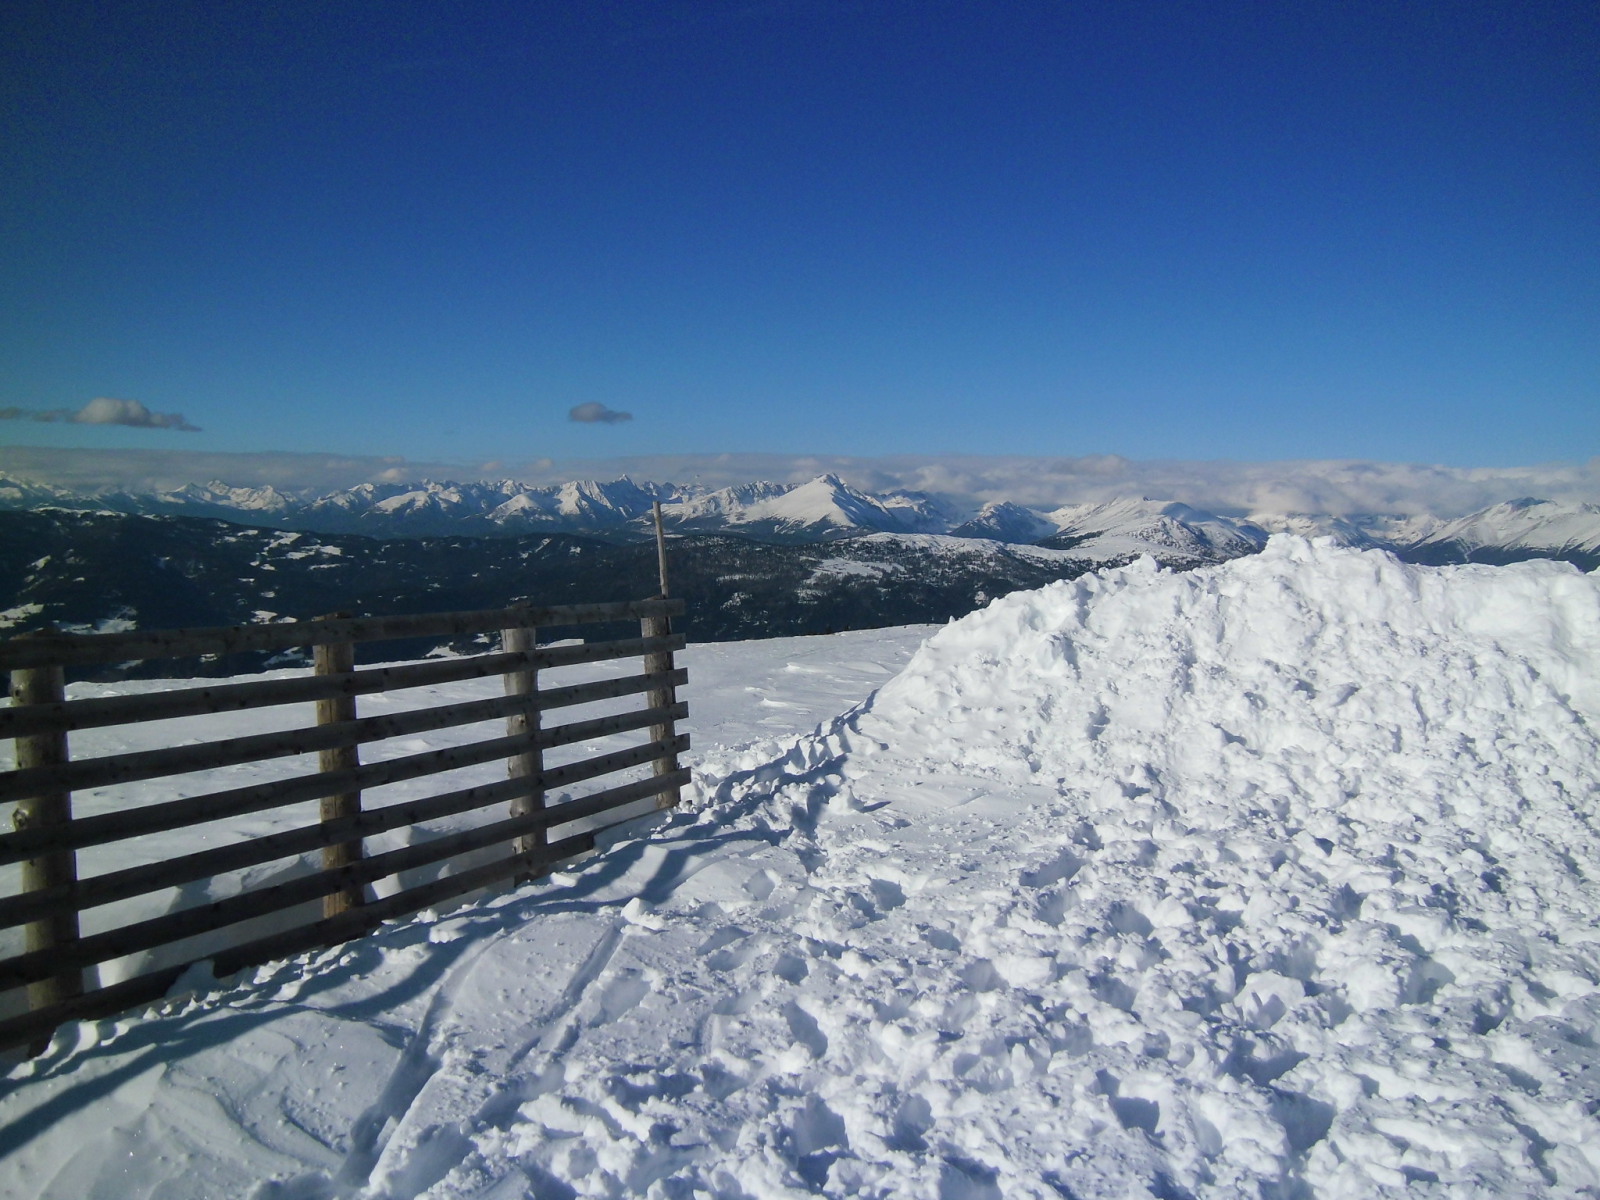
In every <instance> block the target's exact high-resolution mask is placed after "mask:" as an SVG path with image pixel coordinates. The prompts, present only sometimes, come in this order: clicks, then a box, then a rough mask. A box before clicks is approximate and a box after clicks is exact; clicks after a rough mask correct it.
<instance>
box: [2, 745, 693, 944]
mask: <svg viewBox="0 0 1600 1200" xmlns="http://www.w3.org/2000/svg"><path fill="white" fill-rule="evenodd" d="M688 748H689V736H688V735H687V734H679V735H678V737H677V739H676V741H675V742H674V743H673V744H671V745H662V744H660V743H656V742H650V743H647V744H645V745H642V746H632V747H629V748H628V749H626V750H619V751H613V752H612V753H610V754H602V755H597V756H596V757H593V758H587V759H582V760H580V761H578V762H573V763H568V764H566V765H565V766H562V767H558V768H556V770H555V771H554V772H552V773H548V774H547V775H546V781H547V782H548V783H550V784H551V785H553V786H565V785H568V784H573V783H578V782H581V781H582V780H585V779H593V778H595V777H597V776H601V775H609V774H611V773H612V772H615V771H621V770H625V769H627V768H629V767H634V766H638V765H640V764H641V763H647V762H650V761H652V760H653V759H655V758H657V757H659V756H660V755H661V754H663V753H667V752H676V753H682V752H683V751H686V750H687V749H688ZM530 786H532V783H531V782H530V781H529V780H527V779H506V780H502V781H501V782H498V783H493V784H479V785H478V786H476V787H469V788H461V789H458V790H456V791H453V792H444V793H441V794H440V795H437V796H429V797H426V798H424V799H420V800H409V801H406V802H404V803H400V804H388V805H384V806H383V807H382V808H375V809H364V810H362V811H360V812H357V813H355V814H354V815H353V816H351V817H348V818H346V819H344V820H342V821H336V822H329V823H326V824H317V825H307V826H303V827H301V828H299V829H289V830H284V831H282V832H280V833H273V834H267V835H265V836H263V837H259V838H251V839H250V840H248V841H243V842H237V843H235V844H233V845H230V846H217V847H214V848H212V849H210V850H198V851H195V852H194V853H192V854H183V855H179V856H178V857H176V858H169V859H166V860H164V861H162V862H156V863H142V864H140V865H139V866H135V867H125V868H123V869H122V870H120V871H109V872H107V873H105V874H103V875H94V876H90V877H89V878H87V879H79V880H77V881H76V882H75V883H73V884H71V885H70V886H68V885H61V886H58V887H54V888H50V889H48V890H45V891H39V892H30V893H26V894H24V895H20V896H7V897H3V898H0V929H3V928H7V927H10V926H14V925H20V924H23V923H24V922H26V921H29V920H32V919H33V918H34V917H35V916H38V915H40V914H43V913H47V912H50V911H52V910H54V909H56V908H60V907H67V908H72V909H76V910H78V911H80V912H81V911H82V910H83V909H86V908H95V907H97V906H99V905H102V904H112V903H115V902H117V901H119V900H128V899H131V898H132V897H134V896H142V895H146V894H148V893H150V892H155V891H163V890H165V889H167V888H173V887H181V886H182V885H183V884H185V883H191V882H193V881H194V880H197V879H209V878H211V877H212V876H214V875H220V874H222V873H224V872H226V871H237V870H241V869H243V868H245V867H253V866H258V865H260V864H261V863H267V862H273V861H275V860H277V859H281V858H291V857H295V856H297V855H301V854H307V853H310V852H311V851H314V850H320V849H322V848H323V847H324V846H326V845H328V844H330V843H335V842H339V841H343V840H347V839H349V838H352V837H372V836H374V835H376V834H379V833H385V832H387V831H388V830H391V829H399V828H403V827H404V826H407V825H416V824H420V823H421V822H423V821H434V820H438V819H439V818H441V817H450V816H455V815H457V814H459V813H463V812H471V811H473V810H474V809H480V808H487V807H489V806H490V805H494V804H501V803H504V802H506V801H508V800H512V799H514V798H515V797H516V796H517V795H518V794H519V793H520V792H521V791H523V790H524V789H526V788H528V787H530ZM587 799H588V798H587V797H586V798H585V802H586V801H587ZM573 803H578V802H577V801H568V802H567V804H563V805H561V806H559V807H560V809H561V811H562V812H563V813H565V812H567V811H568V809H567V805H568V804H573ZM561 819H562V820H575V819H576V817H573V816H570V815H569V816H563V817H562V818H561ZM368 903H370V900H369V901H368Z"/></svg>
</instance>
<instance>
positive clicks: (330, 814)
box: [311, 614, 365, 917]
mask: <svg viewBox="0 0 1600 1200" xmlns="http://www.w3.org/2000/svg"><path fill="white" fill-rule="evenodd" d="M340 615H342V614H340ZM311 653H312V660H313V662H314V664H315V670H316V673H317V674H318V675H346V674H349V673H350V672H351V671H354V670H355V669H356V647H355V643H354V642H318V643H317V644H316V645H315V646H313V647H312V651H311ZM355 719H356V698H355V697H354V696H329V697H327V698H326V699H324V700H318V701H317V724H318V725H332V724H335V723H338V722H341V721H354V720H355ZM360 765H361V754H360V751H359V748H358V747H356V746H335V747H333V748H332V749H330V750H318V751H317V769H318V770H319V771H347V770H351V769H353V768H355V767H358V766H360ZM360 811H361V793H360V791H359V790H358V791H354V792H340V793H338V794H336V795H332V796H324V797H323V798H322V820H323V822H324V823H326V822H329V821H337V820H339V819H341V818H343V817H353V816H355V815H357V814H358V813H359V812H360ZM360 858H361V839H360V838H357V839H356V840H354V841H350V842H336V843H334V844H333V845H330V846H324V847H323V848H322V869H323V870H324V871H337V870H339V869H340V868H341V867H347V866H349V865H350V864H351V863H353V862H357V861H359V860H360ZM364 900H365V897H364V896H363V894H362V889H361V887H360V885H359V884H358V885H356V886H354V887H348V888H343V889H341V890H340V891H337V892H332V893H330V894H329V895H327V896H324V897H323V898H322V915H323V916H324V917H336V916H338V915H339V914H340V913H343V912H348V911H349V910H350V909H352V908H356V907H359V906H360V905H361V904H362V903H363V902H364Z"/></svg>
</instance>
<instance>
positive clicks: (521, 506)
mask: <svg viewBox="0 0 1600 1200" xmlns="http://www.w3.org/2000/svg"><path fill="white" fill-rule="evenodd" d="M657 501H659V502H660V504H661V507H662V516H663V519H664V522H665V524H666V526H667V528H668V529H670V530H672V531H674V532H679V533H708V534H714V533H726V534H735V535H737V536H740V537H745V538H750V539H753V540H756V541H763V542H774V543H791V542H792V543H812V542H823V541H832V540H837V539H840V538H852V537H861V536H865V535H869V534H875V533H897V534H940V535H948V536H951V537H956V538H968V539H974V538H975V539H982V540H987V541H993V542H1000V543H1006V544H1010V545H1038V546H1044V547H1047V548H1052V549H1058V550H1065V551H1069V552H1071V553H1072V554H1073V555H1074V556H1075V557H1076V558H1079V559H1081V560H1083V561H1086V562H1095V563H1100V562H1111V561H1122V560H1125V559H1127V558H1129V557H1136V556H1137V555H1139V554H1146V553H1148V554H1154V555H1156V556H1157V557H1159V558H1161V559H1162V560H1163V561H1169V562H1171V563H1173V564H1174V565H1197V564H1199V563H1204V562H1220V561H1224V560H1226V559H1230V558H1237V557H1240V556H1241V555H1245V554H1252V553H1255V552H1256V551H1257V550H1259V549H1260V548H1261V547H1262V546H1263V545H1264V544H1265V543H1266V539H1267V537H1268V536H1269V535H1270V534H1272V533H1296V534H1299V535H1301V536H1305V537H1332V538H1334V539H1335V540H1336V541H1337V542H1339V543H1340V544H1343V545H1349V546H1359V547H1378V548H1382V549H1388V550H1393V551H1395V552H1397V553H1399V554H1401V555H1402V556H1404V557H1407V558H1412V559H1415V560H1416V561H1423V562H1509V561H1515V560H1516V559H1519V558H1534V557H1549V558H1562V559H1566V560H1567V561H1570V562H1573V563H1575V564H1577V565H1579V566H1582V567H1584V569H1586V570H1592V569H1594V568H1595V567H1597V566H1600V506H1596V505H1590V504H1573V503H1560V502H1556V501H1551V500H1541V499H1535V498H1527V497H1524V498H1518V499H1513V500H1508V501H1506V502H1504V503H1500V504H1495V505H1492V506H1490V507H1488V508H1485V509H1482V510H1481V511H1479V512H1476V513H1471V514H1468V515H1466V516H1462V517H1454V518H1449V519H1446V518H1443V517H1437V516H1431V515H1426V514H1424V515H1407V516H1401V515H1396V514H1388V513H1370V514H1359V515H1354V516H1349V515H1345V516H1335V515H1331V514H1318V513H1251V514H1250V515H1249V516H1247V517H1246V516H1225V515H1221V514H1218V513H1213V512H1207V511H1205V510H1203V509H1200V508H1196V507H1193V506H1191V505H1188V504H1185V503H1183V502H1182V501H1180V500H1175V499H1166V500H1157V499H1149V498H1145V497H1124V498H1118V499H1114V500H1109V501H1101V502H1095V503H1089V504H1063V505H1061V506H1059V507H1056V508H1053V509H1039V508H1034V507H1027V506H1024V505H1021V504H1017V503H1015V502H1012V501H1009V500H999V501H992V502H990V503H988V504H985V505H983V506H982V507H981V508H977V509H974V508H972V507H970V506H964V505H962V504H960V503H958V502H956V501H953V500H951V499H949V498H946V497H941V496H937V495H930V494H926V493H918V492H905V491H891V492H883V493H873V492H867V491H862V490H860V489H857V488H854V487H851V486H850V485H849V484H847V483H846V482H845V481H844V480H843V479H841V478H840V477H839V476H838V475H835V474H831V473H830V474H822V475H818V476H817V477H815V478H814V479H811V480H809V481H807V482H805V483H800V484H786V483H772V482H766V481H753V482H751V483H747V484H741V485H739V486H736V487H724V488H717V489H711V488H705V487H699V486H692V485H691V486H684V485H680V484H675V483H653V482H642V481H637V480H633V479H630V478H627V477H624V478H621V479H614V480H610V481H608V482H601V481H597V480H572V481H569V482H567V483H562V484H555V485H545V486H534V485H531V484H526V483H520V482H517V481H515V480H510V479H504V480H499V481H496V482H472V483H452V482H448V481H433V480H423V481H421V482H414V483H363V484H359V485H357V486H355V487H352V488H346V489H343V490H340V491H334V492H327V493H319V494H314V493H309V492H303V491H294V490H280V489H278V488H274V487H270V486H269V487H233V486H230V485H229V484H227V483H224V482H222V481H221V480H211V481H209V482H207V483H191V484H186V485H185V486H183V487H180V488H176V489H173V490H171V491H156V492H147V493H132V492H126V491H100V492H74V491H71V490H69V489H66V488H60V487H55V486H51V485H45V484H36V483H29V482H26V481H24V480H19V479H15V478H12V477H9V476H5V475H0V510H22V511H30V510H39V509H47V508H60V509H68V510H77V511H93V512H113V513H123V514H129V515H140V516H163V515H165V516H191V517H211V518H216V519H221V520H226V521H232V522H235V523H240V524H249V525H257V526H263V527H267V528H274V529H286V530H295V531H299V532H306V533H321V534H336V533H358V534H363V535H366V536H369V537H380V538H408V537H446V536H472V537H521V536H525V535H528V534H554V533H567V534H581V535H584V536H588V537H599V538H603V539H605V540H608V541H615V542H631V541H640V540H644V539H647V538H649V536H650V534H651V518H650V512H651V507H652V505H653V504H654V503H655V502H657Z"/></svg>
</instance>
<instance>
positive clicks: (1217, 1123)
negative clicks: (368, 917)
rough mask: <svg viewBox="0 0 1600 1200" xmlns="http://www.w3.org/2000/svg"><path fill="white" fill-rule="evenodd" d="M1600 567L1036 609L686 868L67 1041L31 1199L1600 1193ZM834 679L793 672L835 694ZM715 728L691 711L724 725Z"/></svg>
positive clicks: (2, 1108) (1247, 573)
mask: <svg viewBox="0 0 1600 1200" xmlns="http://www.w3.org/2000/svg"><path fill="white" fill-rule="evenodd" d="M1597 667H1600V578H1597V577H1595V576H1585V575H1581V574H1579V573H1578V572H1576V571H1575V570H1573V569H1572V568H1570V567H1565V566H1559V565H1552V564H1548V563H1530V564H1522V565H1520V566H1516V567H1511V568H1487V567H1462V568H1443V569H1434V568H1417V567H1406V566H1402V565H1400V564H1399V563H1397V562H1396V561H1395V560H1394V559H1393V558H1391V557H1389V556H1387V555H1385V554H1382V553H1378V552H1360V551H1353V550H1346V549H1340V548H1338V547H1336V546H1334V545H1333V544H1332V543H1331V542H1320V543H1308V542H1304V541H1300V540H1297V539H1291V538H1277V539H1274V540H1273V541H1272V542H1271V543H1270V544H1269V545H1268V547H1267V550H1266V551H1265V552H1264V553H1263V554H1261V555H1259V556H1257V557H1255V558H1251V559H1244V560H1240V561H1236V562H1232V563H1229V564H1226V565H1224V566H1221V567H1216V568H1207V569H1204V570H1199V571H1195V572H1192V573H1190V574H1186V575H1173V574H1169V573H1163V572H1159V571H1157V570H1155V569H1154V567H1153V566H1151V565H1149V564H1148V563H1142V564H1138V565H1135V566H1133V567H1130V568H1127V569H1125V570H1121V571H1115V572H1109V573H1106V574H1104V575H1101V576H1098V577H1086V578H1083V579H1079V580H1076V581H1073V582H1070V583H1062V584H1056V585H1053V586H1051V587H1049V588H1046V589H1043V590H1042V591H1039V592H1034V593H1028V594H1019V595H1014V596H1011V597H1008V598H1006V599H1004V600H1001V601H998V602H996V603H994V604H993V605H991V606H990V607H989V608H988V609H987V610H985V611H984V612H982V613H979V614H975V615H974V616H972V617H969V618H967V619H965V620H963V621H960V622H957V623H955V624H952V625H950V626H948V627H947V628H945V629H944V630H942V631H940V632H939V633H938V634H936V635H935V636H934V637H933V638H932V639H931V640H930V641H929V642H928V643H927V644H926V645H925V646H924V647H923V648H922V649H921V650H920V651H918V652H917V654H916V655H915V656H914V657H913V659H912V661H911V662H910V664H909V665H908V666H907V667H906V669H905V670H904V671H902V672H901V673H900V674H899V675H898V676H897V677H896V678H895V679H894V680H892V681H891V682H890V683H888V684H887V685H885V686H884V687H883V688H882V689H881V691H880V692H879V693H878V694H877V696H876V697H875V698H874V699H873V700H872V701H871V702H869V703H868V704H865V705H863V706H861V707H860V708H858V709H856V710H854V711H852V712H851V713H850V714H847V715H846V716H845V717H844V718H841V719H839V720H836V721H834V722H832V723H831V724H830V725H829V726H827V727H826V728H825V729H821V730H819V731H818V732H817V733H816V734H814V735H812V736H810V737H806V738H802V739H800V740H799V741H797V742H793V743H791V744H790V745H789V746H788V748H787V749H786V750H783V751H782V752H781V753H780V752H779V751H780V749H781V747H777V746H775V745H774V744H773V743H763V744H758V745H747V746H744V747H742V748H730V749H725V750H712V751H710V752H708V753H707V754H706V757H705V759H704V760H703V761H702V763H701V765H700V777H699V783H698V789H699V800H698V803H697V805H696V806H695V808H694V810H693V811H688V812H680V813H679V814H676V815H675V816H674V817H673V818H672V820H671V821H669V822H668V823H667V824H666V825H665V826H664V827H662V828H660V829H659V830H657V831H656V832H655V833H654V834H653V835H652V836H650V837H648V838H640V839H637V840H633V841H628V842H623V843H621V844H618V845H616V846H614V847H612V848H610V849H609V851H608V852H607V853H605V854H604V855H602V856H600V857H597V858H595V859H594V860H592V861H591V862H589V863H587V864H584V865H583V866H582V867H580V868H575V869H573V870H571V871H570V872H566V873H562V874H560V875H557V876H555V877H553V878H551V879H550V880H547V881H544V882H541V883H539V884H537V885H534V886H532V887H530V888H527V889H524V890H523V891H521V892H518V893H516V894H514V895H511V896H507V897H503V898H501V899H500V900H498V901H496V902H493V903H490V904H486V905H482V906H478V907H476V908H471V909H467V910H464V911H463V912H461V913H459V914H456V915H454V916H451V917H449V918H447V919H441V920H433V921H427V920H424V921H420V922H414V923H410V924H406V925H399V926H395V927H391V928H390V929H387V930H385V931H384V932H383V933H381V934H379V935H378V936H376V937H374V938H371V939H368V940H366V941H364V942H362V943H358V944H352V946H350V947H348V948H345V949H344V950H342V951H335V952H330V953H328V954H325V955H321V956H312V957H309V958H307V959H304V960H298V961H295V962H290V963H285V964H279V965H276V966H273V967H269V968H266V969H264V970H262V971H261V972H259V973H258V974H257V975H256V976H255V977H253V978H249V979H243V980H240V981H236V982H235V983H234V984H233V985H232V987H231V990H226V991H223V992H220V993H217V994H214V995H212V996H210V997H207V998H205V999H203V1000H201V1001H198V1002H193V1003H190V1004H189V1005H188V1006H187V1007H184V1006H180V1007H179V1009H178V1011H175V1012H173V1013H171V1014H169V1015H167V1016H165V1017H162V1018H159V1019H145V1020H131V1019H130V1020H125V1021H120V1022H102V1023H100V1024H99V1025H97V1026H93V1027H87V1028H85V1029H82V1030H79V1031H77V1032H76V1033H65V1034H63V1036H62V1037H61V1038H59V1039H58V1043H57V1045H56V1046H55V1047H54V1048H53V1049H52V1050H51V1052H50V1053H49V1054H48V1055H46V1056H45V1057H44V1058H43V1059H41V1060H40V1061H39V1062H38V1063H37V1064H36V1065H33V1066H29V1067H24V1068H22V1069H21V1070H20V1071H19V1072H18V1073H17V1074H16V1075H15V1076H14V1081H13V1082H12V1083H11V1084H10V1085H8V1086H9V1088H10V1090H9V1092H8V1093H7V1094H5V1095H4V1096H3V1097H0V1126H3V1127H5V1128H7V1129H8V1130H10V1131H12V1136H13V1138H14V1139H16V1140H17V1144H18V1146H19V1148H18V1149H17V1150H15V1151H14V1152H11V1153H10V1155H9V1157H8V1158H7V1159H5V1160H4V1161H3V1162H0V1171H3V1172H4V1173H5V1175H4V1178H5V1181H6V1182H8V1183H10V1184H11V1185H12V1190H13V1191H15V1192H16V1194H18V1195H28V1196H62V1197H65V1196H73V1197H91V1198H92V1197H111V1196H118V1197H136V1196H145V1195H153V1194H160V1195H162V1196H173V1197H179V1196H197V1197H198V1196H208V1195H254V1196H255V1197H258V1198H259V1200H267V1198H268V1197H294V1198H298V1200H311V1198H313V1197H332V1196H349V1197H356V1196H360V1197H370V1198H373V1200H377V1198H379V1197H383V1198H388V1200H398V1198H400V1197H408V1198H409V1197H422V1196H427V1197H431V1198H433V1200H446V1198H449V1200H458V1198H459V1200H466V1198H467V1197H482V1198H493V1200H505V1198H509V1197H520V1196H540V1197H544V1196H552V1197H573V1196H611V1197H623V1196H651V1197H662V1198H671V1197H691V1196H716V1197H736V1196H737V1197H752V1196H753V1197H784V1196H799V1195H809V1194H827V1195H838V1196H844V1195H860V1196H870V1197H899V1196H919V1197H921V1196H926V1197H935V1196H937V1197H940V1198H941V1200H960V1198H975V1197H999V1196H1007V1197H1010V1196H1026V1197H1043V1198H1055V1197H1061V1196H1073V1197H1079V1198H1081V1200H1089V1198H1091V1197H1107V1198H1109V1197H1125V1196H1139V1195H1153V1196H1158V1197H1173V1196H1207V1197H1210V1196H1218V1197H1222V1196H1226V1197H1251V1198H1252V1200H1254V1198H1256V1197H1262V1196H1267V1197H1313V1196H1314V1197H1364V1196H1374V1195H1383V1194H1393V1195H1399V1194H1401V1193H1402V1192H1404V1193H1405V1194H1408V1195H1409V1194H1418V1195H1428V1194H1435V1195H1463V1194H1466V1195H1473V1194H1478V1195H1536V1194H1554V1195H1576V1194H1582V1193H1584V1192H1585V1191H1586V1190H1587V1191H1589V1192H1590V1194H1592V1190H1593V1189H1600V1122H1597V1121H1596V1119H1595V1116H1594V1113H1595V1111H1596V1109H1597V1108H1600V1049H1597V1038H1600V944H1597V943H1600V933H1597V931H1596V930H1595V928H1594V913H1595V911H1596V908H1597V905H1600V891H1597V885H1596V883H1595V882H1594V881H1595V880H1597V879H1600V838H1597V835H1596V828H1595V826H1596V808H1597V803H1596V800H1597V798H1596V789H1597V787H1600V741H1597V738H1596V735H1595V731H1594V730H1595V727H1596V723H1597V722H1600V687H1597V684H1596V681H1595V676H1596V668H1597ZM799 682H801V680H800V679H799V678H798V677H797V683H799ZM694 702H695V701H694V698H693V697H691V704H693V703H694Z"/></svg>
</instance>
